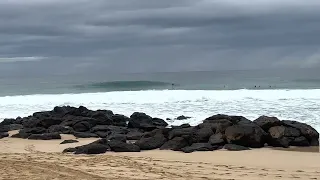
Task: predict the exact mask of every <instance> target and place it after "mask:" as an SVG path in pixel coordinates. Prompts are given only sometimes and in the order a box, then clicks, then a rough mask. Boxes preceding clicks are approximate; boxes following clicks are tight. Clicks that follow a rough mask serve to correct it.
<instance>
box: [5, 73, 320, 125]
mask: <svg viewBox="0 0 320 180" xmlns="http://www.w3.org/2000/svg"><path fill="white" fill-rule="evenodd" d="M0 89H1V91H0V121H1V120H3V119H4V118H15V117H17V116H28V115H31V114H32V113H33V112H36V111H44V110H52V109H53V107H54V106H62V105H70V106H80V105H83V106H86V107H88V108H89V109H93V110H96V109H109V110H112V111H113V112H114V113H118V114H124V115H127V116H130V115H131V114H132V113H133V112H136V111H140V112H145V113H147V114H149V115H151V116H153V117H159V118H163V119H166V118H170V119H173V118H175V117H177V116H180V115H185V116H190V117H192V118H191V119H188V120H182V121H178V120H172V121H171V120H169V121H168V123H169V124H171V125H179V124H183V123H190V124H192V125H195V124H198V123H200V122H201V121H202V120H204V119H205V118H206V117H209V116H211V115H214V114H218V113H220V114H228V115H242V116H245V117H247V118H249V119H251V120H254V119H255V118H257V117H259V116H261V115H268V116H276V117H278V118H280V119H290V120H297V121H301V122H305V123H308V124H310V125H312V126H314V127H315V128H316V129H317V130H318V131H319V130H320V70H319V69H299V70H293V69H290V70H250V71H214V72H175V73H173V72H168V73H132V74H125V73H122V74H121V73H101V72H99V73H88V74H74V75H46V76H41V77H40V76H33V77H32V76H24V77H16V76H14V75H6V76H0Z"/></svg>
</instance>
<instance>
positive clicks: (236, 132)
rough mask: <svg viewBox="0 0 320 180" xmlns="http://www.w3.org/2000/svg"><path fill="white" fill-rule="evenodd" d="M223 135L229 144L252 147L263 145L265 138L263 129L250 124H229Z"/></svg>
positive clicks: (265, 134)
mask: <svg viewBox="0 0 320 180" xmlns="http://www.w3.org/2000/svg"><path fill="white" fill-rule="evenodd" d="M225 135H226V139H227V141H228V143H229V144H236V145H241V146H246V147H253V148H260V147H263V146H264V144H265V142H266V138H267V133H266V132H265V131H263V129H261V128H260V127H259V126H257V125H252V124H246V125H233V126H230V127H228V128H227V129H226V131H225Z"/></svg>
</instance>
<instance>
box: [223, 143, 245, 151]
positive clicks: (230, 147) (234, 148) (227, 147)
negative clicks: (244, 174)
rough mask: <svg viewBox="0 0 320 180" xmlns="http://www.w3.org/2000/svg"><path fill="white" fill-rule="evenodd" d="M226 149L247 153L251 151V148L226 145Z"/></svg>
mask: <svg viewBox="0 0 320 180" xmlns="http://www.w3.org/2000/svg"><path fill="white" fill-rule="evenodd" d="M224 149H227V150H229V151H245V150H250V148H248V147H245V146H240V145H236V144H226V145H224Z"/></svg>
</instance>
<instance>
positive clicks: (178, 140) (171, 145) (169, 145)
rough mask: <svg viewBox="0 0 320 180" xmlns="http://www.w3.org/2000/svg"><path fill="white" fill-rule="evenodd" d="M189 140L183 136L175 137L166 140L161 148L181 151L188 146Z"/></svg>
mask: <svg viewBox="0 0 320 180" xmlns="http://www.w3.org/2000/svg"><path fill="white" fill-rule="evenodd" d="M188 145H189V143H188V141H187V140H186V139H185V138H183V137H175V138H173V139H171V140H169V141H167V142H165V143H164V144H163V145H162V146H161V147H160V149H161V150H174V151H179V150H181V149H182V148H184V147H186V146H188Z"/></svg>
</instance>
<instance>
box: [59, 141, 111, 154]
mask: <svg viewBox="0 0 320 180" xmlns="http://www.w3.org/2000/svg"><path fill="white" fill-rule="evenodd" d="M107 151H110V147H109V146H107V145H103V144H99V143H91V144H87V145H83V146H78V147H76V148H75V149H73V148H67V149H65V150H64V152H74V154H103V153H105V152H107Z"/></svg>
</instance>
